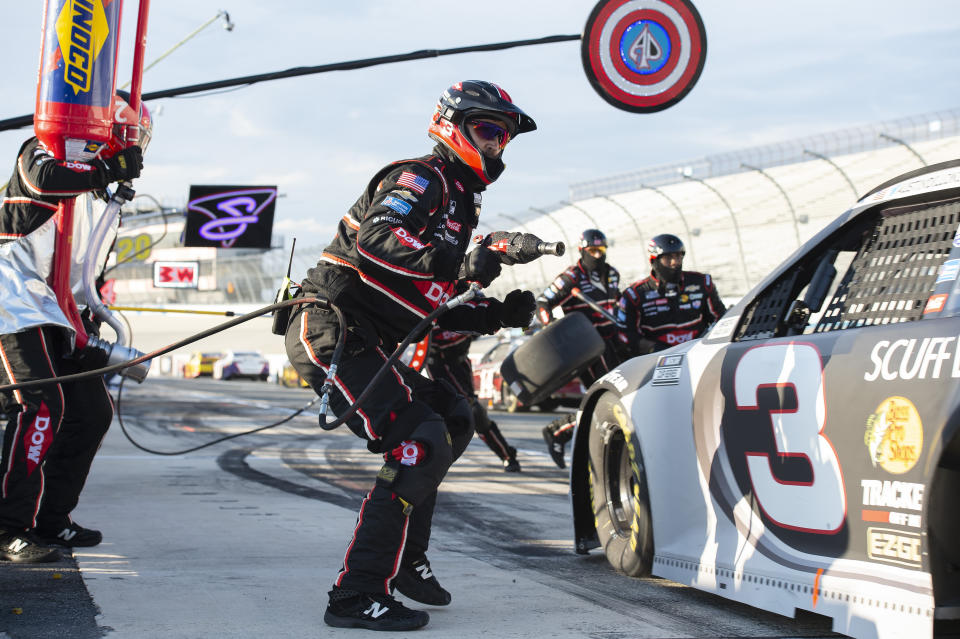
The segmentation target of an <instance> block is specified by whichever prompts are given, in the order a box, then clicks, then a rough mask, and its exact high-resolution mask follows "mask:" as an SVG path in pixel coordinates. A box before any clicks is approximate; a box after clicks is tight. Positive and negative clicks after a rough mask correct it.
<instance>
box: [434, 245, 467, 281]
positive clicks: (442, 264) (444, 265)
mask: <svg viewBox="0 0 960 639" xmlns="http://www.w3.org/2000/svg"><path fill="white" fill-rule="evenodd" d="M459 272H460V258H459V257H458V256H457V254H456V252H454V251H448V250H446V249H444V248H440V247H437V248H436V249H435V252H434V254H433V276H434V277H435V278H436V279H438V280H440V281H441V282H454V281H456V279H457V275H458V273H459Z"/></svg>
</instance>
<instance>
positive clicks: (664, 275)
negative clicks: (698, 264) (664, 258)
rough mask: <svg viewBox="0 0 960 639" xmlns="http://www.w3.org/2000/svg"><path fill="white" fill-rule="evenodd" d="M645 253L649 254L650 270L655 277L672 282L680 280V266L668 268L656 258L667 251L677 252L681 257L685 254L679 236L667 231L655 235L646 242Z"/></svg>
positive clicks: (681, 270)
mask: <svg viewBox="0 0 960 639" xmlns="http://www.w3.org/2000/svg"><path fill="white" fill-rule="evenodd" d="M647 253H649V254H650V270H651V272H653V274H654V275H655V276H656V277H657V279H660V280H663V281H664V282H670V283H673V284H676V283H677V282H679V281H680V278H681V276H682V274H683V267H682V266H681V267H678V268H670V267H669V266H665V265H664V264H663V263H662V262H660V261H659V260H657V258H658V257H660V256H661V255H666V254H667V253H679V254H680V257H681V258H683V256H684V255H686V254H687V251H686V249H684V248H683V242H682V241H680V238H679V237H677V236H676V235H670V234H669V233H662V234H660V235H655V236H654V237H652V238H650V241H649V242H647Z"/></svg>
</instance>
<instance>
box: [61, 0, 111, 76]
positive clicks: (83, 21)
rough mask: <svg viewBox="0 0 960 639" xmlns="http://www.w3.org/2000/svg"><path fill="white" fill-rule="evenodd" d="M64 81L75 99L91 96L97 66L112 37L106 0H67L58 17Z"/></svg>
mask: <svg viewBox="0 0 960 639" xmlns="http://www.w3.org/2000/svg"><path fill="white" fill-rule="evenodd" d="M56 29H57V42H58V43H59V44H60V53H61V54H63V64H64V68H63V80H64V82H66V83H67V84H69V85H70V86H71V87H73V93H74V95H79V94H80V93H89V91H90V84H91V78H92V77H93V63H94V61H96V59H97V56H99V55H100V50H101V49H102V48H103V45H104V43H105V42H106V41H107V36H109V35H110V27H109V26H108V24H107V16H106V12H105V11H104V9H103V2H102V0H67V1H66V2H65V3H64V4H63V9H62V10H61V11H60V15H59V16H58V17H57V24H56Z"/></svg>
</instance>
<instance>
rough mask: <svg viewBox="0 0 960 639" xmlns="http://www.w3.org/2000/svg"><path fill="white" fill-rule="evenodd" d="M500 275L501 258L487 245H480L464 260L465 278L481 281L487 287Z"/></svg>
mask: <svg viewBox="0 0 960 639" xmlns="http://www.w3.org/2000/svg"><path fill="white" fill-rule="evenodd" d="M498 275H500V258H499V257H497V254H496V253H494V252H493V251H491V250H490V249H488V248H487V247H485V246H478V247H477V248H475V249H473V250H472V251H471V252H470V253H468V254H467V257H466V259H465V260H464V262H463V278H464V279H466V280H469V281H471V282H479V283H480V286H482V287H484V288H486V287H488V286H490V283H491V282H493V280H495V279H497V276H498Z"/></svg>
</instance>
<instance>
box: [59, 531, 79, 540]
mask: <svg viewBox="0 0 960 639" xmlns="http://www.w3.org/2000/svg"><path fill="white" fill-rule="evenodd" d="M76 536H77V531H76V530H71V529H70V528H64V529H63V530H61V531H60V534H59V535H57V537H59V538H60V539H62V540H64V541H70V540H71V539H73V538H74V537H76Z"/></svg>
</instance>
